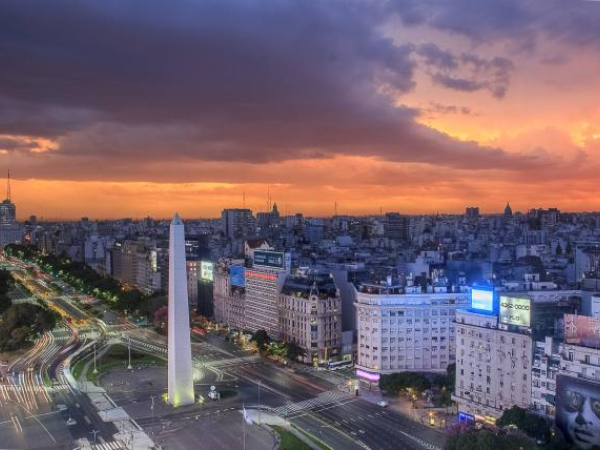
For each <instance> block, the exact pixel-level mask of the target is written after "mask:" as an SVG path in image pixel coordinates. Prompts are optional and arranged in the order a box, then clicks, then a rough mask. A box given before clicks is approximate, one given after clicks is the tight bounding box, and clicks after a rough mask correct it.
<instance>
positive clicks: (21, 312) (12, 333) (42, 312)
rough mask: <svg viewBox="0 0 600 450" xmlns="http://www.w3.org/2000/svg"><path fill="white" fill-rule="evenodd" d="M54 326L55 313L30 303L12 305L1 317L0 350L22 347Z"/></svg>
mask: <svg viewBox="0 0 600 450" xmlns="http://www.w3.org/2000/svg"><path fill="white" fill-rule="evenodd" d="M55 325H56V313H54V312H53V311H50V310H49V309H48V308H46V307H43V306H40V305H34V304H31V303H21V304H18V305H12V306H11V307H10V308H8V309H7V310H6V311H5V312H4V314H3V315H2V323H1V324H0V350H2V351H5V350H9V351H10V350H16V349H18V348H21V347H23V346H24V345H25V344H26V343H27V342H28V341H29V339H30V338H31V337H32V336H34V335H35V334H37V333H42V332H44V331H47V330H51V329H52V328H54V327H55Z"/></svg>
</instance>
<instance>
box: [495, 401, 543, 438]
mask: <svg viewBox="0 0 600 450" xmlns="http://www.w3.org/2000/svg"><path fill="white" fill-rule="evenodd" d="M496 425H498V426H499V427H509V426H513V427H516V428H518V429H519V430H522V431H523V432H525V434H527V436H529V437H531V438H534V439H536V440H542V441H544V442H549V441H550V439H551V435H552V433H551V429H550V425H549V424H548V422H546V420H545V419H544V418H542V417H540V416H538V415H536V414H534V413H531V412H528V411H526V410H524V409H523V408H519V407H518V406H513V407H512V408H510V409H507V410H505V411H504V412H503V413H502V416H501V417H500V418H499V419H498V421H497V422H496Z"/></svg>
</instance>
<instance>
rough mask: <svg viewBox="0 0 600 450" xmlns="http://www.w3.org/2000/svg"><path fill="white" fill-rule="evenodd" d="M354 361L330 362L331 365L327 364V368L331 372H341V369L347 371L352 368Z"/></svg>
mask: <svg viewBox="0 0 600 450" xmlns="http://www.w3.org/2000/svg"><path fill="white" fill-rule="evenodd" d="M352 366H353V364H352V361H348V360H343V361H335V362H334V361H329V363H328V364H327V368H328V369H329V370H339V369H346V368H348V367H352Z"/></svg>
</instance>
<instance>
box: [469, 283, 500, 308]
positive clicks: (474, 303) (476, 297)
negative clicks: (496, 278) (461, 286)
mask: <svg viewBox="0 0 600 450" xmlns="http://www.w3.org/2000/svg"><path fill="white" fill-rule="evenodd" d="M494 297H495V295H494V288H491V287H473V288H472V289H471V309H472V310H474V311H477V312H483V313H488V314H489V313H493V312H495V311H496V308H495V302H494Z"/></svg>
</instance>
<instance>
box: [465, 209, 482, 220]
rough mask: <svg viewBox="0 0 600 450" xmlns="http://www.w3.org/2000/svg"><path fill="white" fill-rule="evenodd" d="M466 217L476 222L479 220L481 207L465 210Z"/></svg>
mask: <svg viewBox="0 0 600 450" xmlns="http://www.w3.org/2000/svg"><path fill="white" fill-rule="evenodd" d="M465 217H466V218H467V220H475V219H477V218H479V207H478V206H467V209H466V210H465Z"/></svg>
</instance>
